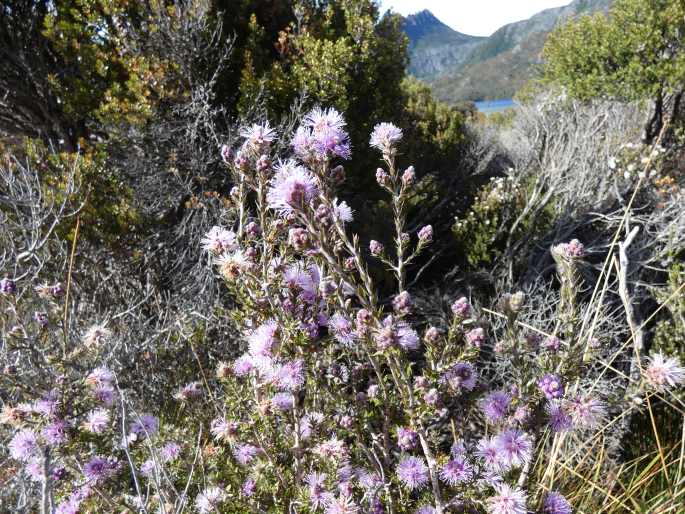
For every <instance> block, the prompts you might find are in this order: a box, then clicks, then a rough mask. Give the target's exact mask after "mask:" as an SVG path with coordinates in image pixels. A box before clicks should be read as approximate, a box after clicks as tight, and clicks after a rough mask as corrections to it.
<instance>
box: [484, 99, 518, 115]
mask: <svg viewBox="0 0 685 514" xmlns="http://www.w3.org/2000/svg"><path fill="white" fill-rule="evenodd" d="M475 103H476V108H477V109H478V111H479V112H482V113H483V114H492V113H493V112H502V111H504V110H506V109H511V108H512V107H516V102H514V100H512V99H511V98H504V99H502V100H487V101H484V102H475Z"/></svg>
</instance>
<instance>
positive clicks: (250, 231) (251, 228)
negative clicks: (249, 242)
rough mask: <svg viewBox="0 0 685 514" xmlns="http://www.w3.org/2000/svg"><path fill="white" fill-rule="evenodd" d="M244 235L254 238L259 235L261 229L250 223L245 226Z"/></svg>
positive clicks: (252, 222)
mask: <svg viewBox="0 0 685 514" xmlns="http://www.w3.org/2000/svg"><path fill="white" fill-rule="evenodd" d="M245 233H246V234H247V237H249V238H256V237H259V236H260V235H261V233H262V229H261V227H260V226H259V225H258V224H257V223H255V222H254V221H250V222H249V223H248V224H247V225H245Z"/></svg>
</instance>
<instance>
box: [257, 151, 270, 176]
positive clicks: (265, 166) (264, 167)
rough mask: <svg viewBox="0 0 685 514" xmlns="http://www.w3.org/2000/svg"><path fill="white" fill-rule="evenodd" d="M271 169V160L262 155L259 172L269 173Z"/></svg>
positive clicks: (258, 165)
mask: <svg viewBox="0 0 685 514" xmlns="http://www.w3.org/2000/svg"><path fill="white" fill-rule="evenodd" d="M270 168H271V159H269V156H268V155H262V156H261V157H260V158H259V159H257V171H259V172H262V173H263V172H265V171H268V170H269V169H270Z"/></svg>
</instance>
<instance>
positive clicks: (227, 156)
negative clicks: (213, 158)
mask: <svg viewBox="0 0 685 514" xmlns="http://www.w3.org/2000/svg"><path fill="white" fill-rule="evenodd" d="M220 153H221V160H222V161H224V164H228V163H229V162H231V159H233V151H232V150H231V147H229V146H228V145H221V150H220Z"/></svg>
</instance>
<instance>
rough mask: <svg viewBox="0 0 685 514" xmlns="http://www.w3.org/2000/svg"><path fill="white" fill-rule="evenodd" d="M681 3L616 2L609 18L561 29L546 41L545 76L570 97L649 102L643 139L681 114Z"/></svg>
mask: <svg viewBox="0 0 685 514" xmlns="http://www.w3.org/2000/svg"><path fill="white" fill-rule="evenodd" d="M684 30H685V4H683V2H680V1H677V0H616V1H615V2H614V3H613V5H612V7H611V10H610V12H609V16H608V17H604V16H600V15H595V16H583V17H581V18H580V19H578V20H577V21H573V22H571V23H568V24H566V25H563V26H561V27H559V28H558V29H557V30H556V31H555V32H554V33H552V34H551V35H550V37H549V39H548V40H547V43H546V45H545V51H544V57H545V60H546V61H545V77H546V80H547V81H548V82H552V83H555V84H558V85H561V86H563V87H564V88H565V90H566V91H567V92H568V94H569V95H570V96H572V97H575V98H579V99H583V100H588V99H593V98H610V99H617V100H621V101H634V100H649V101H651V102H652V109H651V111H652V112H651V114H650V117H649V119H648V121H647V124H646V126H645V129H644V134H643V140H644V141H645V142H648V143H649V142H651V141H653V140H654V139H655V138H656V137H657V136H658V134H659V132H660V131H661V129H662V128H663V126H664V123H665V121H666V120H677V119H678V118H679V117H680V115H681V113H680V110H681V100H682V95H683V83H684V82H685V52H683V44H682V34H683V31H684Z"/></svg>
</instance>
